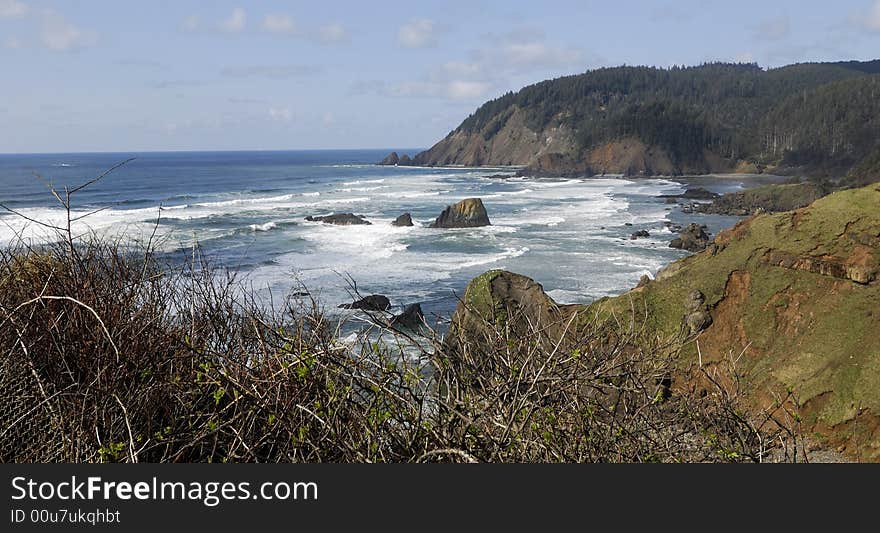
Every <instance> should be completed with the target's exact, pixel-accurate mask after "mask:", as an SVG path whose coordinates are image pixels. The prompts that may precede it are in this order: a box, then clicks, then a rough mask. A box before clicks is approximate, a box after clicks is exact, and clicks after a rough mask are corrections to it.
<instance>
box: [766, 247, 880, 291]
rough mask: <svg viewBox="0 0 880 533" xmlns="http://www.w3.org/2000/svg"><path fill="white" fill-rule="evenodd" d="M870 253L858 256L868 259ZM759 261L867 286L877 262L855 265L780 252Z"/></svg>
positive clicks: (775, 251)
mask: <svg viewBox="0 0 880 533" xmlns="http://www.w3.org/2000/svg"><path fill="white" fill-rule="evenodd" d="M870 253H871V252H870V251H864V253H862V254H859V255H861V257H863V258H867V257H869V254H870ZM761 260H762V261H764V262H765V263H767V264H768V265H773V266H778V267H782V268H788V269H792V270H802V271H804V272H812V273H813V274H819V275H822V276H831V277H833V278H839V279H847V280H850V281H854V282H856V283H861V284H868V283H871V282H872V281H874V280H875V279H877V271H878V264H877V261H872V262H868V261H862V262H861V263H862V264H857V263H856V262H854V261H853V260H851V259H848V258H841V257H833V256H832V257H829V256H822V257H814V256H809V255H799V254H793V253H789V252H783V251H780V250H768V251H767V252H766V253H765V254H764V255H763V256H761Z"/></svg>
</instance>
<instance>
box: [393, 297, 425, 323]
mask: <svg viewBox="0 0 880 533" xmlns="http://www.w3.org/2000/svg"><path fill="white" fill-rule="evenodd" d="M391 325H392V326H394V327H402V328H408V329H418V328H420V327H422V326H424V325H425V314H424V313H423V312H422V306H421V304H417V303H415V304H410V305H408V306H406V307H405V308H404V310H403V312H402V313H400V314H399V315H397V316H395V317H394V318H392V319H391Z"/></svg>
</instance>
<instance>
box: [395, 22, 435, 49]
mask: <svg viewBox="0 0 880 533" xmlns="http://www.w3.org/2000/svg"><path fill="white" fill-rule="evenodd" d="M397 42H398V43H399V44H400V45H401V46H405V47H406V48H424V47H426V46H433V45H435V44H437V36H436V29H435V27H434V21H432V20H430V19H414V20H411V21H409V22H408V23H406V24H404V25H403V26H401V27H400V29H399V30H398V31H397Z"/></svg>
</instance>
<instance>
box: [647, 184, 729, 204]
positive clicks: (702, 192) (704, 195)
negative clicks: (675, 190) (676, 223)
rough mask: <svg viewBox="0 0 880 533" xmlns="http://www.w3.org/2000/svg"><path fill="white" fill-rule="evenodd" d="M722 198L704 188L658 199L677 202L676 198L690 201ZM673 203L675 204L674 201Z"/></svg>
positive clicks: (664, 195)
mask: <svg viewBox="0 0 880 533" xmlns="http://www.w3.org/2000/svg"><path fill="white" fill-rule="evenodd" d="M719 196H721V195H720V194H718V193H714V192H712V191H708V190H706V189H704V188H702V187H697V188H695V189H687V190H686V191H684V192H683V193H681V194H661V195H660V196H658V197H657V198H666V199H667V200H675V199H676V198H685V199H688V200H713V199H715V198H718V197H719ZM672 203H675V202H674V201H673V202H672Z"/></svg>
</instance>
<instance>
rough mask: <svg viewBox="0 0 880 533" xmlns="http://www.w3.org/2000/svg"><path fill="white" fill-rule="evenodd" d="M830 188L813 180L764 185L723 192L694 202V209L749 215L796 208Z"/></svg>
mask: <svg viewBox="0 0 880 533" xmlns="http://www.w3.org/2000/svg"><path fill="white" fill-rule="evenodd" d="M829 192H831V190H830V189H828V188H826V187H824V186H822V185H818V184H815V183H794V184H781V185H764V186H761V187H755V188H752V189H746V190H744V191H738V192H733V193H727V194H725V195H724V196H722V197H720V198H716V199H715V200H714V201H713V202H712V203H709V204H699V205H697V206H695V208H694V209H695V211H697V212H698V213H707V214H712V215H732V216H749V215H752V214H755V213H764V212H766V213H781V212H783V211H791V210H793V209H800V208H801V207H806V206H808V205H810V204H811V203H813V202H815V201H816V200H818V199H819V198H822V197H823V196H825V195H826V194H828V193H829Z"/></svg>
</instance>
